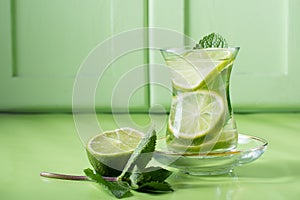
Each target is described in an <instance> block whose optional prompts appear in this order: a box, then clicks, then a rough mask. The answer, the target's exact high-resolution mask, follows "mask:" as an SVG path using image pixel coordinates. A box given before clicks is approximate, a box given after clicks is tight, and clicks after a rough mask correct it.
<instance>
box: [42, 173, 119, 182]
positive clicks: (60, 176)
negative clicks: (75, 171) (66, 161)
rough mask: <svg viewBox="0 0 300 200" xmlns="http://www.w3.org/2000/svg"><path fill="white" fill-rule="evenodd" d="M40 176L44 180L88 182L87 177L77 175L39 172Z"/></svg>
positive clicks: (108, 179)
mask: <svg viewBox="0 0 300 200" xmlns="http://www.w3.org/2000/svg"><path fill="white" fill-rule="evenodd" d="M40 176H42V177H46V178H55V179H63V180H71V181H88V180H89V178H88V177H87V176H77V175H69V174H58V173H52V172H41V173H40ZM102 178H103V179H104V180H106V181H110V182H116V181H117V180H118V179H117V177H107V176H102Z"/></svg>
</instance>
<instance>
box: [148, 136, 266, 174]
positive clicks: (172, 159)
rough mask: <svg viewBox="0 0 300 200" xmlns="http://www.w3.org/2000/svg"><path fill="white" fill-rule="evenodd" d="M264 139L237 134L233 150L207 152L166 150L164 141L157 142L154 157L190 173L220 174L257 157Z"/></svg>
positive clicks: (264, 145)
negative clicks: (192, 152)
mask: <svg viewBox="0 0 300 200" xmlns="http://www.w3.org/2000/svg"><path fill="white" fill-rule="evenodd" d="M267 146H268V142H267V141H266V140H265V139H262V138H259V137H255V136H248V135H243V134H239V137H238V144H237V147H236V148H235V149H234V150H231V151H227V152H211V153H207V154H191V153H187V154H179V153H175V152H172V151H170V150H168V148H167V146H166V143H165V142H162V141H160V142H158V144H157V149H156V152H155V153H154V158H155V160H156V161H158V162H159V163H161V164H163V165H165V166H168V167H169V168H173V169H177V170H179V171H181V172H183V173H186V174H191V175H200V176H209V175H221V174H227V173H230V172H232V170H233V169H234V168H235V167H237V166H241V165H244V164H247V163H250V162H253V161H255V160H256V159H258V158H259V157H260V156H261V155H262V154H263V153H264V152H265V150H266V148H267Z"/></svg>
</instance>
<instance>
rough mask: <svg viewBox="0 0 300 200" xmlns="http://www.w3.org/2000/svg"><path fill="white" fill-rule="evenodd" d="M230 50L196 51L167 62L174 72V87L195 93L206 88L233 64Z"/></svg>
mask: <svg viewBox="0 0 300 200" xmlns="http://www.w3.org/2000/svg"><path fill="white" fill-rule="evenodd" d="M232 56H233V55H232V52H231V51H230V50H223V51H220V50H214V49H210V50H209V51H203V50H198V51H197V50H194V51H191V52H187V53H185V54H184V55H182V56H178V57H175V58H172V59H168V60H166V63H167V65H168V66H170V68H171V70H173V71H172V82H173V86H174V87H175V88H176V89H177V90H181V91H195V90H198V89H201V88H202V87H204V86H206V85H207V84H206V82H210V80H213V79H214V78H215V77H217V76H218V75H219V74H220V72H221V71H222V70H223V69H225V68H226V67H228V66H229V65H230V64H231V63H232Z"/></svg>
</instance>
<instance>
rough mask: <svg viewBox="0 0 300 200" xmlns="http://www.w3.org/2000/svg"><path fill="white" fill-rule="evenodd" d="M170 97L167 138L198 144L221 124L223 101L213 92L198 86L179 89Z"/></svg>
mask: <svg viewBox="0 0 300 200" xmlns="http://www.w3.org/2000/svg"><path fill="white" fill-rule="evenodd" d="M174 98H175V99H174V100H173V101H172V106H171V110H170V116H169V121H168V130H167V142H168V141H175V142H177V143H179V144H182V145H186V146H188V145H199V144H202V143H203V142H204V141H207V140H210V139H212V138H214V137H215V136H216V135H217V134H219V132H220V130H221V129H222V127H223V124H224V113H225V105H224V101H223V99H222V97H221V96H219V95H218V94H217V93H216V92H213V91H207V90H199V91H197V92H185V93H181V94H178V95H177V96H176V97H174Z"/></svg>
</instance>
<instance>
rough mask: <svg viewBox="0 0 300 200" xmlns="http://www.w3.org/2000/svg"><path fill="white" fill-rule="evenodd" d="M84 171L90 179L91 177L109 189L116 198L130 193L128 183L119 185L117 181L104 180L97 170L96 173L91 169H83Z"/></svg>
mask: <svg viewBox="0 0 300 200" xmlns="http://www.w3.org/2000/svg"><path fill="white" fill-rule="evenodd" d="M84 173H85V175H86V176H88V177H89V178H90V179H92V180H93V181H95V182H96V183H98V184H100V185H102V186H104V188H106V189H107V190H109V191H110V192H111V193H112V194H113V195H114V196H115V197H117V198H122V197H125V196H130V195H131V193H130V187H129V186H128V185H125V184H124V185H123V184H122V185H121V184H120V183H119V182H111V181H106V180H104V179H103V178H102V176H101V175H100V174H98V173H97V172H96V174H94V171H93V170H91V169H85V170H84Z"/></svg>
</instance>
